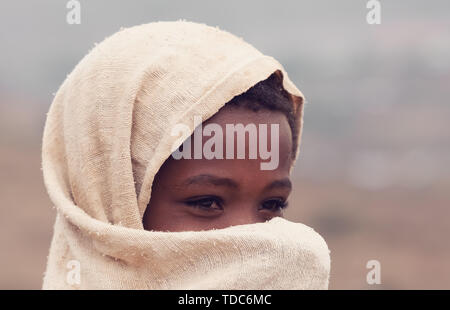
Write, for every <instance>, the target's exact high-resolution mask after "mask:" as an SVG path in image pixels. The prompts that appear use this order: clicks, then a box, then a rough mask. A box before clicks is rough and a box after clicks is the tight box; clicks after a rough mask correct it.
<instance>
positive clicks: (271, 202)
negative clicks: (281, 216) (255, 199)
mask: <svg viewBox="0 0 450 310" xmlns="http://www.w3.org/2000/svg"><path fill="white" fill-rule="evenodd" d="M287 206H288V202H287V201H286V200H285V199H284V198H272V199H268V200H265V201H263V203H262V204H261V208H260V209H265V210H269V211H272V212H278V211H281V210H282V209H285V208H287Z"/></svg>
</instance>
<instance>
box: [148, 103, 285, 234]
mask: <svg viewBox="0 0 450 310" xmlns="http://www.w3.org/2000/svg"><path fill="white" fill-rule="evenodd" d="M211 122H212V123H216V124H219V125H220V126H221V127H222V129H223V133H224V141H225V138H226V131H225V124H238V123H242V124H244V125H246V124H249V123H253V124H268V127H269V128H270V124H279V150H280V151H279V154H280V158H279V164H278V167H277V168H276V169H274V170H261V168H260V163H261V161H263V162H267V161H268V160H262V159H260V158H259V155H258V158H257V159H248V144H249V143H248V137H247V139H246V156H245V159H237V158H236V156H235V157H234V158H235V159H211V160H208V159H205V158H203V159H179V160H175V159H173V158H172V157H169V158H168V159H167V160H166V162H165V163H164V164H163V165H162V167H161V169H160V170H159V172H158V173H157V175H156V176H155V179H154V182H153V188H152V194H151V199H150V203H149V205H148V207H147V210H146V212H145V214H144V219H143V224H144V228H145V229H146V230H155V231H199V230H210V229H213V228H215V229H220V228H225V227H228V226H233V225H240V224H251V223H262V222H265V221H267V220H270V219H271V218H273V217H276V216H281V217H282V216H283V209H285V208H286V207H287V199H288V196H289V194H290V192H291V188H292V186H291V182H290V179H289V167H290V165H291V163H292V156H291V149H292V133H291V129H290V127H289V123H288V121H287V118H286V116H285V115H284V114H283V113H281V112H278V111H269V110H260V111H257V112H255V111H252V110H249V109H245V108H240V107H239V108H237V107H228V106H225V107H224V108H222V109H221V110H220V111H219V112H218V113H216V114H215V115H214V116H213V117H212V118H210V119H208V120H207V121H205V122H203V126H205V125H206V124H208V123H211ZM208 138H209V137H206V138H205V137H204V138H203V143H204V142H205V141H206V140H207V139H208ZM267 139H268V142H267V143H268V145H269V146H270V145H271V144H270V143H271V142H270V131H269V134H268V138H267ZM223 148H224V152H225V150H226V147H225V142H224V147H223ZM234 149H235V151H236V139H235V148H234Z"/></svg>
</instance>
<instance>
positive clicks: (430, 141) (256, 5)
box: [0, 0, 450, 289]
mask: <svg viewBox="0 0 450 310" xmlns="http://www.w3.org/2000/svg"><path fill="white" fill-rule="evenodd" d="M67 2H68V1H64V0H53V1H50V0H45V1H44V0H41V1H23V0H14V1H13V0H3V1H1V2H0V42H1V56H2V57H1V61H0V171H1V175H0V248H1V251H0V288H1V289H40V288H41V284H42V275H43V272H44V270H45V264H46V258H47V254H48V250H49V246H50V240H51V237H52V229H53V221H54V218H55V211H54V209H52V203H51V201H50V200H49V198H48V196H47V192H46V189H45V187H44V184H43V179H42V171H41V170H40V168H41V154H40V151H41V139H42V131H43V128H44V123H45V116H46V112H47V110H48V108H49V106H50V103H51V101H52V98H53V94H54V93H55V92H56V91H57V89H58V87H59V86H60V84H61V83H62V82H63V80H64V79H65V76H66V74H68V73H70V71H71V70H72V69H73V67H74V66H75V65H76V64H77V63H78V61H79V60H80V59H81V58H82V57H83V56H84V55H85V54H86V53H87V52H88V51H89V50H90V49H91V48H92V47H93V46H94V44H95V43H96V42H100V41H101V40H102V39H104V38H105V37H106V36H109V35H110V34H112V33H114V32H116V31H118V30H119V28H120V27H122V26H123V27H128V26H133V25H137V24H142V23H147V22H152V21H159V20H177V19H186V20H189V21H195V22H202V23H206V24H209V25H211V26H218V27H219V28H221V29H224V30H227V31H230V32H231V33H233V34H235V35H237V36H240V37H242V38H243V39H244V40H246V41H248V42H249V43H251V44H253V45H254V46H255V47H256V48H258V49H259V50H261V51H262V52H263V53H265V54H267V55H271V56H273V57H275V58H276V59H278V60H279V61H280V62H281V63H282V64H283V66H284V67H285V68H286V70H287V72H288V73H289V76H290V78H291V79H292V80H293V81H294V83H295V84H296V85H297V86H298V87H299V89H300V90H302V92H303V93H304V94H305V96H306V99H307V104H306V107H305V125H304V133H303V140H302V145H301V156H300V158H299V161H298V162H297V165H296V168H295V170H294V176H293V180H294V192H293V194H292V196H291V199H290V207H289V208H288V209H287V210H286V211H287V213H286V217H287V218H288V219H290V220H293V221H298V222H302V223H305V224H307V225H309V226H311V227H313V228H314V229H315V230H316V231H318V232H319V233H320V234H321V235H322V236H323V237H324V239H325V240H326V241H327V243H328V246H329V248H330V250H331V277H330V289H450V242H449V241H448V238H449V237H450V224H449V222H450V193H449V192H450V165H449V164H450V162H449V159H450V101H449V97H450V2H448V1H446V0H442V1H439V0H434V1H418V0H414V1H412V0H397V1H381V2H382V3H381V24H379V25H369V24H368V23H367V21H366V15H367V13H368V12H369V9H367V8H366V3H367V1H365V0H343V1H333V0H328V1H325V0H314V1H299V0H296V1H282V0H278V1H272V2H269V1H267V2H262V1H236V0H229V1H226V2H225V1H206V0H205V1H181V0H180V1H137V0H133V1H131V0H130V1H118V0H114V1H112V0H108V1H107V0H94V1H93V0H89V1H87V0H80V1H79V2H80V4H81V24H79V25H77V24H75V25H70V24H68V23H67V22H66V15H67V13H68V12H69V9H67V8H66V4H67ZM372 259H375V260H378V261H379V262H380V265H381V284H379V285H369V284H368V283H367V281H366V275H367V273H368V272H369V271H370V270H369V269H367V268H366V264H367V262H368V261H369V260H372Z"/></svg>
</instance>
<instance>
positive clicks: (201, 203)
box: [184, 196, 223, 211]
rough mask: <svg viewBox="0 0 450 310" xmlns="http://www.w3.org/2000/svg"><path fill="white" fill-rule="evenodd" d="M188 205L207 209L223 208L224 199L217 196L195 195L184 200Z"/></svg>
mask: <svg viewBox="0 0 450 310" xmlns="http://www.w3.org/2000/svg"><path fill="white" fill-rule="evenodd" d="M184 203H185V204H186V205H188V206H190V207H194V208H199V209H202V210H206V211H217V210H223V207H222V205H223V201H222V199H220V198H219V197H216V196H205V197H194V198H191V199H189V200H186V201H185V202H184Z"/></svg>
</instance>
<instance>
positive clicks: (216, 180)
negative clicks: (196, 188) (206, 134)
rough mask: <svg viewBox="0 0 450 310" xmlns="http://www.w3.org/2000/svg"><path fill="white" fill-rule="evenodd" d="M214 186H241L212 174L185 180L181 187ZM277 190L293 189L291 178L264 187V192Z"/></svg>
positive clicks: (234, 187)
mask: <svg viewBox="0 0 450 310" xmlns="http://www.w3.org/2000/svg"><path fill="white" fill-rule="evenodd" d="M206 184H208V185H213V186H224V187H229V188H233V189H237V188H239V184H238V183H237V182H236V181H234V180H232V179H230V178H223V177H218V176H215V175H211V174H199V175H195V176H192V177H189V178H187V179H186V180H184V181H183V182H182V184H181V186H180V187H183V186H189V185H206ZM277 188H288V189H292V183H291V181H290V180H289V178H284V179H281V180H275V181H273V182H272V183H270V184H268V185H266V186H265V187H264V191H268V190H271V189H277Z"/></svg>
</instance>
